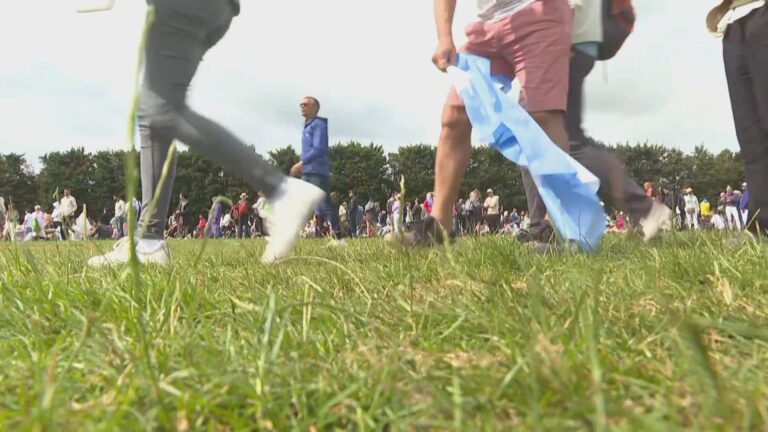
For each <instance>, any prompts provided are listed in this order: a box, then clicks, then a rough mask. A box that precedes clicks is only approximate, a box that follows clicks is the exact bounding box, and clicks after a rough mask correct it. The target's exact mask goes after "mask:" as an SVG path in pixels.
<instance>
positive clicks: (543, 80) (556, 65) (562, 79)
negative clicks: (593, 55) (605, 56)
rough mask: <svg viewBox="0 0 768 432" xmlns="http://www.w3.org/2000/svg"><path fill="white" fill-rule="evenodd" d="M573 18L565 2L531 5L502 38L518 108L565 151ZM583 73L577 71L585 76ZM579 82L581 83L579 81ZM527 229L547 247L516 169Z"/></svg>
mask: <svg viewBox="0 0 768 432" xmlns="http://www.w3.org/2000/svg"><path fill="white" fill-rule="evenodd" d="M572 24H573V15H572V11H571V9H570V6H569V4H568V2H567V1H566V0H547V1H541V2H534V3H533V4H532V5H531V6H529V7H527V8H525V9H523V10H521V11H519V12H517V13H516V14H514V15H512V17H511V20H510V31H508V32H506V34H505V35H504V36H503V37H502V44H503V46H504V48H503V51H504V52H505V57H506V60H507V61H508V63H509V64H511V65H514V74H515V76H516V77H517V78H518V81H519V82H520V88H521V92H520V103H521V105H522V106H523V107H524V108H525V109H526V110H527V111H528V112H529V113H530V115H531V117H532V118H533V119H534V120H535V121H536V123H537V124H538V125H539V126H540V127H541V128H542V130H543V131H544V132H545V133H546V134H547V136H548V137H549V138H550V139H551V140H552V141H553V142H554V143H555V145H557V146H558V147H559V148H561V149H562V150H563V151H566V152H568V151H569V142H568V134H567V132H566V127H565V115H564V113H565V111H566V108H567V107H568V96H569V93H568V85H569V82H568V81H569V78H570V77H569V70H570V51H571V28H572ZM588 72H589V71H588V70H587V71H582V70H578V71H577V73H579V74H580V75H583V76H586V74H587V73H588ZM581 80H582V81H583V77H582V78H581ZM521 171H522V179H523V187H524V189H525V195H526V202H527V204H528V212H529V214H530V219H531V224H530V227H529V230H528V231H529V233H530V234H531V235H530V236H525V237H529V238H530V239H533V240H536V241H548V240H549V237H551V227H550V226H549V223H548V222H547V221H546V220H545V219H544V218H545V216H546V206H545V205H544V202H543V200H542V199H541V196H540V195H539V192H538V189H537V188H536V184H535V183H534V181H533V178H532V177H531V175H530V173H529V172H528V170H527V169H522V170H521Z"/></svg>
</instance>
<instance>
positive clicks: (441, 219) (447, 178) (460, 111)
mask: <svg viewBox="0 0 768 432" xmlns="http://www.w3.org/2000/svg"><path fill="white" fill-rule="evenodd" d="M471 135H472V125H471V124H470V122H469V117H467V112H466V111H465V109H464V106H463V105H457V104H455V103H450V102H446V104H445V106H444V107H443V114H442V118H441V129H440V140H439V142H438V145H437V154H436V156H435V202H434V203H433V205H432V213H431V216H432V217H433V218H434V219H435V220H436V221H437V222H438V223H439V224H440V226H441V227H443V229H446V230H448V229H450V227H451V225H452V224H451V221H452V219H453V204H454V203H455V202H456V201H457V200H458V199H459V188H460V187H461V182H462V180H463V179H464V175H465V173H466V171H467V166H468V165H469V158H470V156H471V153H472V144H471V141H470V139H471Z"/></svg>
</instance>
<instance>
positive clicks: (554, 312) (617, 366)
mask: <svg viewBox="0 0 768 432" xmlns="http://www.w3.org/2000/svg"><path fill="white" fill-rule="evenodd" d="M108 246H109V244H106V243H49V244H15V245H10V244H2V245H0V424H1V425H2V426H0V429H3V430H50V431H59V430H73V431H74V430H76V431H87V430H122V431H126V430H270V429H272V430H279V431H285V430H302V431H308V430H317V431H321V430H334V429H341V430H391V431H396V430H466V431H481V430H511V429H518V430H558V431H560V430H644V431H647V430H660V431H671V430H679V429H689V430H766V429H768V346H767V345H766V343H767V342H768V327H767V326H766V313H768V296H767V295H766V293H767V291H768V265H766V264H767V261H766V249H765V247H764V246H762V247H760V246H754V245H751V246H747V247H743V248H740V249H728V248H726V247H725V246H724V245H723V239H722V238H719V237H715V236H714V235H678V234H676V235H670V236H668V237H666V238H664V239H662V241H660V242H658V243H656V244H655V245H653V247H647V246H644V245H643V244H641V243H639V242H638V241H635V240H633V239H622V238H618V237H613V238H611V239H609V240H608V241H607V242H606V244H605V246H604V247H603V250H602V251H601V252H599V253H598V254H596V255H594V256H586V255H575V256H561V257H540V256H536V255H531V254H529V253H528V252H527V251H526V249H525V248H524V247H523V246H520V245H517V244H515V243H513V242H512V241H511V240H510V239H506V238H487V239H481V240H466V239H465V240H461V241H459V243H458V244H457V245H456V246H455V247H453V248H452V249H451V250H450V252H446V250H445V249H439V250H432V251H430V250H418V251H409V250H400V249H393V248H389V247H387V246H386V245H384V244H383V243H382V242H381V241H378V240H370V241H367V240H361V241H351V242H348V246H347V247H346V248H337V249H325V248H323V247H322V246H323V243H322V242H319V241H304V242H302V243H301V244H300V245H299V247H298V250H297V256H296V257H294V258H292V259H290V260H289V261H287V262H285V263H283V264H281V265H277V266H274V267H264V266H262V265H261V264H259V256H260V253H261V250H262V248H263V243H262V242H260V241H243V242H235V241H221V242H208V243H207V245H206V246H205V250H204V251H202V254H201V247H202V246H203V243H201V242H195V241H180V242H175V243H173V244H172V247H173V252H174V265H173V266H171V267H169V268H167V269H158V268H146V267H145V268H142V272H141V281H142V282H141V285H140V287H139V288H138V289H135V287H134V284H133V281H132V280H131V278H130V275H129V274H128V273H124V271H125V270H124V269H114V270H110V269H101V270H96V271H94V270H90V269H84V263H85V261H86V259H87V258H88V257H89V256H91V255H92V254H94V253H96V252H98V251H99V250H103V249H104V248H106V247H108ZM198 260H199V261H198Z"/></svg>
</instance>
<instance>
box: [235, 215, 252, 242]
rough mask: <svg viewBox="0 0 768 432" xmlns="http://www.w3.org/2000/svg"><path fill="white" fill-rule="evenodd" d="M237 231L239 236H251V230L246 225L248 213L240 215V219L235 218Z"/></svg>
mask: <svg viewBox="0 0 768 432" xmlns="http://www.w3.org/2000/svg"><path fill="white" fill-rule="evenodd" d="M237 231H238V234H240V238H249V237H251V230H250V228H249V227H248V215H243V216H240V219H238V220H237Z"/></svg>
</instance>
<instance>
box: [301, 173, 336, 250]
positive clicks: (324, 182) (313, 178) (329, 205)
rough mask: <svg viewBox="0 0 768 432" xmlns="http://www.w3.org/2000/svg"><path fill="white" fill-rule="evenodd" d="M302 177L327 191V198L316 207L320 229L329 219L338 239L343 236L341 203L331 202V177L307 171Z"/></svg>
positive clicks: (334, 235)
mask: <svg viewBox="0 0 768 432" xmlns="http://www.w3.org/2000/svg"><path fill="white" fill-rule="evenodd" d="M301 179H302V180H304V181H305V182H307V183H310V184H312V185H315V186H317V187H318V188H320V189H322V190H323V192H325V200H324V201H323V202H321V203H320V204H318V206H317V208H315V216H316V217H317V226H318V229H320V228H321V227H322V226H323V225H324V224H325V221H328V222H330V224H331V230H332V231H333V233H332V235H333V237H334V238H337V239H339V238H342V234H341V226H340V225H341V224H340V223H339V205H338V204H334V203H333V202H331V178H330V177H329V176H325V175H320V174H313V173H307V174H304V175H303V176H302V177H301Z"/></svg>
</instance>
